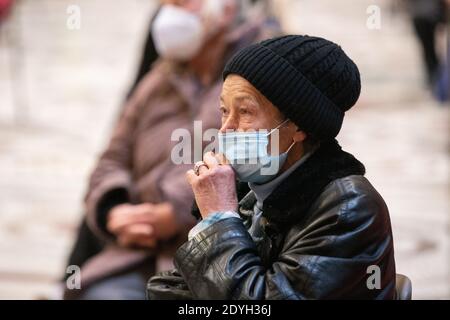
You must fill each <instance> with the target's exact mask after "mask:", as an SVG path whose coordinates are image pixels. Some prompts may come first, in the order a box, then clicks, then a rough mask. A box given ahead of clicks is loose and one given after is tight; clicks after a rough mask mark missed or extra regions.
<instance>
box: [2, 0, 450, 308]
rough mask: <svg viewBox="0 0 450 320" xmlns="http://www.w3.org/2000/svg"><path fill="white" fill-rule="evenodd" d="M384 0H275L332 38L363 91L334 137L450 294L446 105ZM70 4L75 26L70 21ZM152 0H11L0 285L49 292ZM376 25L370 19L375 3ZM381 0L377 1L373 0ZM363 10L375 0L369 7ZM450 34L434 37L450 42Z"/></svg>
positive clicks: (299, 29)
mask: <svg viewBox="0 0 450 320" xmlns="http://www.w3.org/2000/svg"><path fill="white" fill-rule="evenodd" d="M397 3H398V2H397V1H392V0H358V1H351V0H340V1H333V0H275V1H272V8H273V10H274V12H275V13H276V15H277V17H279V19H280V20H281V23H282V26H283V28H284V30H285V31H286V32H289V33H306V34H310V35H316V36H323V37H325V38H329V39H330V40H333V41H335V42H337V43H339V44H340V45H341V46H342V47H343V48H344V50H345V51H346V52H347V53H348V54H349V56H351V57H352V58H353V59H354V60H355V62H356V63H357V64H358V66H359V68H360V71H361V75H362V81H363V86H362V94H361V98H360V100H359V102H358V104H357V106H356V107H355V108H353V109H352V110H351V111H350V112H349V113H348V115H347V117H346V121H345V122H344V127H343V130H342V131H341V133H340V135H339V136H338V140H339V141H340V142H341V143H342V145H343V146H344V148H345V149H347V150H350V151H352V152H353V153H354V154H355V155H356V156H357V157H358V158H360V160H362V161H363V162H364V163H365V165H366V168H367V176H368V177H369V179H370V180H371V181H372V183H373V184H374V185H375V187H376V188H377V189H378V190H379V192H380V193H381V194H382V195H383V197H384V198H385V200H386V202H387V204H388V206H389V209H390V213H391V219H392V223H393V232H394V238H395V249H396V262H397V272H399V273H403V274H406V275H408V276H409V277H410V278H411V280H412V283H413V298H416V299H430V298H447V299H449V298H450V253H449V252H450V236H449V234H450V216H449V212H450V210H449V209H450V208H449V204H450V203H449V194H450V192H449V191H450V189H449V176H450V175H449V173H450V172H449V151H450V149H449V136H450V135H449V133H450V132H449V108H448V105H445V104H442V103H439V102H436V101H435V99H433V97H432V95H431V94H430V92H429V90H427V89H426V86H425V84H424V71H423V66H422V60H421V53H420V48H419V45H418V42H417V40H416V39H415V37H414V34H413V29H412V25H411V21H410V19H409V16H408V15H407V14H406V12H405V11H404V10H402V9H401V7H399V6H398V5H397ZM70 5H77V6H78V7H79V8H80V9H81V11H80V13H81V16H80V17H81V25H80V29H75V30H71V29H70V28H68V27H67V19H68V18H69V16H70V14H69V13H68V12H67V9H68V7H69V6H70ZM156 5H157V1H151V0H115V1H108V0H95V1H92V0H70V1H69V0H17V1H16V5H15V7H14V10H13V11H12V12H11V15H10V16H9V19H8V20H7V21H5V22H3V23H2V24H1V25H0V299H12V298H18V299H36V298H44V297H47V298H51V297H52V296H54V294H55V292H56V290H57V286H56V282H57V280H58V279H59V278H60V277H61V276H62V274H63V273H64V267H65V261H66V258H67V255H68V252H69V249H70V248H71V246H72V242H73V237H74V235H75V230H76V227H77V225H78V222H79V220H80V217H81V214H82V212H83V205H82V200H83V193H84V191H85V187H86V182H87V178H88V175H89V173H90V170H91V169H92V167H93V166H94V163H95V161H96V157H97V155H98V153H99V152H100V151H101V150H102V148H103V147H104V146H105V143H106V142H107V139H108V135H109V133H110V128H111V125H112V123H113V121H114V120H115V117H116V115H117V112H118V111H119V108H120V106H121V103H122V101H123V99H124V98H125V95H126V93H127V91H128V89H129V86H130V85H131V83H132V82H133V80H134V76H135V72H136V68H137V64H138V60H139V58H140V53H141V49H142V48H141V47H142V45H143V41H144V38H145V36H146V32H147V28H148V25H149V19H150V17H151V13H152V11H153V10H154V9H155V8H156ZM373 5H375V6H377V7H378V8H379V9H380V14H381V15H380V18H381V20H380V25H379V28H374V29H373V28H371V27H370V26H369V27H368V25H367V21H368V19H369V18H370V16H371V14H373V11H371V9H373V8H374V7H370V6H373ZM377 7H375V8H377ZM368 10H369V11H368ZM446 45H447V44H446V39H445V34H444V33H442V35H441V37H440V39H439V41H438V47H439V48H440V52H441V54H442V52H444V53H445V48H446Z"/></svg>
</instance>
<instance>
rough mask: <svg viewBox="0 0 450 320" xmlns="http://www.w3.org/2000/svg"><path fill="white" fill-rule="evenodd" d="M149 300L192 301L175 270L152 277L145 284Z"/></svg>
mask: <svg viewBox="0 0 450 320" xmlns="http://www.w3.org/2000/svg"><path fill="white" fill-rule="evenodd" d="M147 298H148V299H149V300H192V294H191V292H190V291H189V288H188V286H187V285H186V283H185V282H184V279H183V277H182V276H181V275H180V273H179V272H178V270H177V269H173V270H168V271H163V272H160V273H158V274H157V275H155V276H153V277H152V278H151V279H150V281H149V282H148V284H147Z"/></svg>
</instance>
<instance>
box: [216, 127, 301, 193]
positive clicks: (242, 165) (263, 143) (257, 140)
mask: <svg viewBox="0 0 450 320" xmlns="http://www.w3.org/2000/svg"><path fill="white" fill-rule="evenodd" d="M287 121H289V120H285V121H283V122H282V123H281V124H279V125H278V126H277V127H276V128H274V129H272V130H271V131H270V132H269V133H266V132H257V131H251V132H227V133H220V132H219V135H218V138H219V152H220V153H223V154H224V155H225V157H226V158H227V160H228V161H229V162H230V165H231V167H232V168H233V169H234V171H235V173H236V176H237V178H238V180H240V181H243V182H253V183H258V184H263V183H266V182H268V181H270V180H272V179H273V178H274V177H275V176H276V175H277V174H278V172H279V171H280V169H281V167H282V166H283V165H284V163H285V162H286V159H287V155H288V152H289V150H290V149H291V148H292V146H293V145H294V144H295V142H293V143H292V144H291V145H290V146H289V148H288V150H287V151H286V152H283V153H281V154H279V155H275V156H271V155H270V154H268V152H267V147H268V145H269V136H270V135H271V134H272V133H273V132H274V131H275V130H276V129H278V128H279V127H280V126H282V125H283V124H285V123H286V122H287Z"/></svg>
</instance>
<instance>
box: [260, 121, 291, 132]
mask: <svg viewBox="0 0 450 320" xmlns="http://www.w3.org/2000/svg"><path fill="white" fill-rule="evenodd" d="M288 121H289V119H286V120H284V121H283V122H281V123H280V124H279V125H277V126H276V127H275V128H273V129H272V130H270V131H269V132H268V133H266V135H267V136H270V135H271V134H272V132H274V131H275V130H277V129H278V128H279V127H281V126H282V125H284V124H285V123H286V122H288Z"/></svg>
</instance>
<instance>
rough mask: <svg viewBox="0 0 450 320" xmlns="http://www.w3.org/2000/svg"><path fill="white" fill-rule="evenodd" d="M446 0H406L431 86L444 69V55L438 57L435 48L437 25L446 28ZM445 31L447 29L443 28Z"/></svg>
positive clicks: (442, 74)
mask: <svg viewBox="0 0 450 320" xmlns="http://www.w3.org/2000/svg"><path fill="white" fill-rule="evenodd" d="M449 2H450V1H448V0H406V6H407V10H408V12H409V14H410V15H411V19H412V23H413V26H414V31H415V34H416V37H417V39H418V41H419V43H420V46H421V49H422V59H423V62H424V67H425V71H426V82H427V85H428V86H429V87H430V88H433V87H434V86H435V85H436V83H437V82H439V81H442V80H441V77H442V76H444V72H443V71H444V69H445V61H442V60H444V59H445V55H443V56H442V59H440V56H439V53H438V52H437V49H436V42H437V41H436V38H437V33H438V30H439V27H440V26H442V27H444V29H446V21H447V19H448V8H449ZM445 32H447V30H445Z"/></svg>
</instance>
